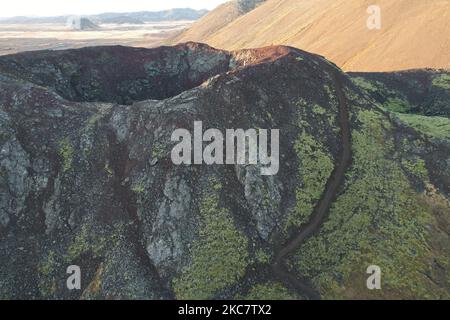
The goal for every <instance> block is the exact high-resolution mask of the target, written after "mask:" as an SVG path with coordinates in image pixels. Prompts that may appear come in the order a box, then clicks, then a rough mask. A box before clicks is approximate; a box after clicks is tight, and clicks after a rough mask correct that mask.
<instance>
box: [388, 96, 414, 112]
mask: <svg viewBox="0 0 450 320" xmlns="http://www.w3.org/2000/svg"><path fill="white" fill-rule="evenodd" d="M383 107H384V108H386V109H387V110H389V111H392V112H400V113H405V112H408V111H409V109H410V105H409V103H408V101H406V100H405V99H401V98H389V99H387V101H386V102H385V103H383Z"/></svg>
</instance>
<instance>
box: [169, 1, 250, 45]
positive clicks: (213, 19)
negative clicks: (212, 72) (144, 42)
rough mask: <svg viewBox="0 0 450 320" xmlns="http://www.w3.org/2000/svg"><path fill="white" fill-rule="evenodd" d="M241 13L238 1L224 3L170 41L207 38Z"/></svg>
mask: <svg viewBox="0 0 450 320" xmlns="http://www.w3.org/2000/svg"><path fill="white" fill-rule="evenodd" d="M240 15H241V13H240V12H239V8H238V6H237V2H235V1H230V2H227V3H224V4H222V5H220V6H219V7H217V8H216V9H215V10H213V11H211V12H210V13H209V14H207V15H206V16H204V17H203V18H201V19H200V20H199V21H197V22H195V23H194V24H193V25H192V27H191V28H189V29H187V30H186V31H184V32H182V33H181V34H178V35H176V36H175V38H174V39H171V40H170V42H174V43H177V42H187V41H196V40H203V39H206V38H208V37H210V36H211V35H213V34H214V33H215V32H217V31H219V30H220V29H222V28H224V27H225V26H226V25H228V24H229V23H230V22H232V21H233V20H235V19H237V18H238V17H239V16H240Z"/></svg>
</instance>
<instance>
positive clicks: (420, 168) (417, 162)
mask: <svg viewBox="0 0 450 320" xmlns="http://www.w3.org/2000/svg"><path fill="white" fill-rule="evenodd" d="M402 165H403V167H404V168H405V169H406V170H407V171H408V172H409V173H410V174H412V175H413V176H415V177H416V178H417V179H420V180H422V181H427V180H428V179H429V175H428V170H427V167H426V165H425V161H424V160H422V159H414V160H406V159H405V160H403V161H402Z"/></svg>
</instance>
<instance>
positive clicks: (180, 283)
mask: <svg viewBox="0 0 450 320" xmlns="http://www.w3.org/2000/svg"><path fill="white" fill-rule="evenodd" d="M218 202H219V196H218V192H217V191H216V190H213V191H212V192H211V193H209V194H207V195H205V196H204V198H203V201H202V203H201V208H200V217H201V221H200V231H199V236H198V239H197V240H196V241H195V242H194V243H193V247H192V262H191V265H190V266H188V267H187V268H185V269H184V270H183V271H182V274H181V276H180V277H179V278H176V279H174V280H173V287H174V290H175V294H176V297H177V298H178V299H211V298H213V297H214V295H215V294H217V293H219V292H220V291H221V290H223V289H225V288H227V287H228V286H230V285H233V284H234V283H236V282H237V281H238V280H239V279H240V278H241V277H242V276H243V275H244V273H245V269H246V267H247V265H248V251H247V246H248V240H247V238H246V237H245V236H244V235H243V234H242V233H241V232H239V231H237V230H236V227H235V226H234V221H233V219H232V217H231V215H230V213H229V212H228V210H227V209H226V208H222V207H220V206H219V204H218Z"/></svg>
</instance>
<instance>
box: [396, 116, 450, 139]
mask: <svg viewBox="0 0 450 320" xmlns="http://www.w3.org/2000/svg"><path fill="white" fill-rule="evenodd" d="M397 116H398V117H399V118H400V120H402V121H403V122H405V123H406V124H408V125H409V126H411V127H413V128H414V129H416V130H417V131H419V132H421V133H423V134H425V135H427V136H429V137H433V138H437V139H446V140H447V141H450V119H448V118H444V117H427V116H420V115H415V114H397Z"/></svg>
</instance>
